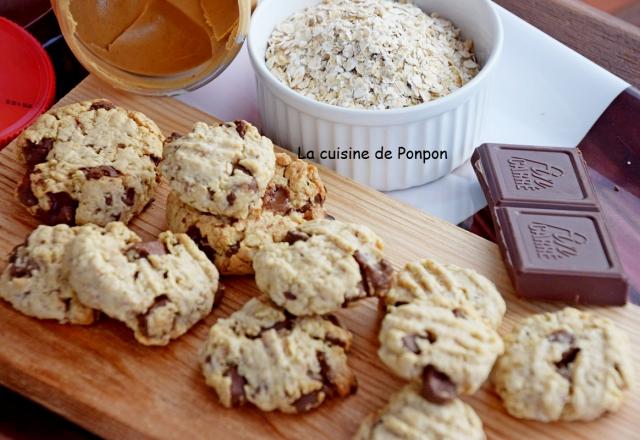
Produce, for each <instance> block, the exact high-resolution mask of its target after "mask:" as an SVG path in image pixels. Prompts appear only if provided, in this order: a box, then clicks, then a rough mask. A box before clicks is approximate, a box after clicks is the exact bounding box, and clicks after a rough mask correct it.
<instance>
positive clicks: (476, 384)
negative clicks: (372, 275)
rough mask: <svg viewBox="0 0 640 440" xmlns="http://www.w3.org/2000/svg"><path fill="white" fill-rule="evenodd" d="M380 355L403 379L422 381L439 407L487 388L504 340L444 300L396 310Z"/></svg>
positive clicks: (387, 322)
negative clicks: (459, 395)
mask: <svg viewBox="0 0 640 440" xmlns="http://www.w3.org/2000/svg"><path fill="white" fill-rule="evenodd" d="M379 339H380V349H379V350H378V355H379V356H380V359H381V360H382V362H384V363H385V365H387V366H388V367H389V368H390V369H391V371H393V372H394V373H395V374H396V375H397V376H399V377H401V378H403V379H406V380H412V381H420V383H421V384H422V395H423V396H424V397H425V398H426V399H427V400H429V401H431V402H434V403H443V402H447V401H450V400H452V399H454V398H455V397H456V396H457V395H458V394H473V393H475V392H476V391H477V390H478V389H479V388H480V387H481V386H482V384H483V383H484V382H485V380H486V379H487V377H488V376H489V373H490V372H491V368H492V367H493V364H494V362H495V360H496V358H497V357H498V356H499V355H500V354H502V352H503V343H502V339H501V338H500V336H499V335H498V333H497V332H496V331H495V330H494V329H493V328H492V327H491V326H490V325H489V324H488V323H486V321H484V320H483V319H482V318H481V317H480V315H478V314H477V312H476V311H475V310H473V309H472V308H470V307H468V306H460V305H458V304H456V303H455V302H453V301H451V300H448V299H442V300H441V301H440V302H439V303H434V302H421V301H414V302H412V303H410V304H405V305H402V306H398V307H391V309H390V310H389V312H388V313H387V314H386V315H385V317H384V319H383V321H382V327H381V329H380V335H379Z"/></svg>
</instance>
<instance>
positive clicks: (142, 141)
mask: <svg viewBox="0 0 640 440" xmlns="http://www.w3.org/2000/svg"><path fill="white" fill-rule="evenodd" d="M163 140H164V136H163V135H162V133H161V132H160V129H159V128H158V127H157V126H156V124H155V123H154V122H153V121H151V120H150V119H149V118H147V117H146V116H144V115H143V114H142V113H138V112H134V111H129V110H126V109H124V108H122V107H117V106H115V105H114V104H113V103H111V102H110V101H107V100H103V99H98V100H93V101H84V102H80V103H77V104H71V105H68V106H64V107H58V108H54V109H52V110H50V111H48V112H47V113H45V114H44V115H42V116H40V117H39V118H38V120H37V121H36V122H35V123H34V124H33V125H32V126H31V127H29V128H28V129H27V130H25V131H24V132H23V133H22V134H21V135H20V137H19V138H18V140H17V147H18V151H19V154H20V156H21V159H22V161H23V162H24V163H25V164H26V167H27V174H26V175H25V177H24V179H23V181H22V183H21V184H20V186H19V188H18V190H17V193H18V194H17V195H18V199H19V200H20V202H21V203H22V204H23V205H24V206H25V207H26V208H27V209H28V210H29V212H30V213H31V214H33V215H35V216H37V217H38V218H39V219H40V220H41V221H42V222H44V223H47V224H57V223H66V224H70V225H74V224H78V225H82V224H86V223H94V224H97V225H102V226H103V225H106V224H107V223H109V222H112V221H122V222H125V223H128V222H129V221H130V220H131V219H132V218H133V217H134V216H135V215H137V214H138V213H140V212H141V211H142V210H143V209H144V207H145V206H146V205H147V204H148V203H149V202H150V200H151V197H152V193H153V190H154V188H155V186H156V185H157V182H158V176H157V173H156V164H157V163H158V161H160V159H161V157H162V141H163Z"/></svg>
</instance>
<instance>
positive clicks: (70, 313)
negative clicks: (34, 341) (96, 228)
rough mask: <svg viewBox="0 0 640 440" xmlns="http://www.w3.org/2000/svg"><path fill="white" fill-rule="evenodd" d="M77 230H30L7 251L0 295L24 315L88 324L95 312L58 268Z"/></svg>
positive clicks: (58, 227)
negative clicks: (23, 239)
mask: <svg viewBox="0 0 640 440" xmlns="http://www.w3.org/2000/svg"><path fill="white" fill-rule="evenodd" d="M87 227H89V226H87ZM79 229H80V227H75V228H70V227H69V226H67V225H57V226H39V227H38V228H37V229H36V230H34V231H33V232H32V233H31V234H30V235H29V237H27V239H26V241H25V242H24V243H23V244H21V245H18V246H16V247H15V248H14V249H13V251H11V254H10V255H9V261H8V264H7V265H6V267H5V268H4V271H3V272H2V275H0V298H2V299H4V300H5V301H7V302H9V303H10V304H11V305H12V306H13V307H14V308H15V309H16V310H18V311H20V312H22V313H24V314H25V315H28V316H32V317H35V318H40V319H54V320H56V321H58V322H60V323H61V324H67V323H69V324H83V325H87V324H91V323H92V322H93V321H94V319H95V318H96V317H97V313H96V312H94V310H93V309H91V308H89V307H86V306H84V305H83V304H82V303H80V301H79V300H78V297H77V295H76V292H75V291H74V290H73V289H72V288H71V286H70V285H69V283H68V281H67V278H66V276H65V275H64V271H63V268H62V264H63V260H64V252H65V248H66V245H67V243H69V241H70V240H72V239H73V238H74V237H75V236H76V234H77V232H78V230H79Z"/></svg>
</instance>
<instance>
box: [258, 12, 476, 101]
mask: <svg viewBox="0 0 640 440" xmlns="http://www.w3.org/2000/svg"><path fill="white" fill-rule="evenodd" d="M266 63H267V67H268V68H269V69H270V70H271V72H272V73H273V74H274V75H275V76H276V77H277V78H278V79H279V80H280V81H281V82H282V83H284V84H285V85H287V86H289V87H290V88H291V89H293V90H295V91H297V92H299V93H301V94H303V95H305V96H308V97H310V98H313V99H315V100H317V101H321V102H325V103H328V104H334V105H337V106H341V107H353V108H364V109H389V108H399V107H408V106H412V105H417V104H421V103H423V102H428V101H432V100H434V99H437V98H440V97H443V96H446V95H448V94H450V93H451V92H453V91H455V90H456V89H458V88H460V87H462V86H463V85H464V84H466V83H467V82H468V81H470V80H471V79H472V78H473V77H474V76H476V75H477V74H478V71H479V70H480V67H479V66H478V64H477V62H476V58H475V53H474V50H473V42H472V41H471V40H466V41H464V40H462V39H461V37H460V30H459V29H457V28H456V27H455V26H454V25H453V23H451V22H450V21H448V20H446V19H444V18H441V17H438V16H437V15H436V14H432V15H431V16H429V15H427V14H426V13H424V12H423V11H422V10H421V9H419V8H418V7H416V6H415V5H412V4H409V3H406V2H395V1H390V0H323V1H322V2H321V3H319V4H318V5H316V6H313V7H310V8H307V9H305V10H303V11H302V12H299V13H296V14H294V15H293V16H291V17H289V18H288V19H287V20H286V21H284V22H283V23H281V24H280V25H278V26H277V27H276V28H275V30H274V31H273V33H272V34H271V37H270V39H269V42H268V46H267V52H266Z"/></svg>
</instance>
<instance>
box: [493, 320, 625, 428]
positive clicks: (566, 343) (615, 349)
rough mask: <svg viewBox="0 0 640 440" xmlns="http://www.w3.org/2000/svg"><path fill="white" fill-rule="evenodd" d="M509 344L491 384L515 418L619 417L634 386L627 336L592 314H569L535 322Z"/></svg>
mask: <svg viewBox="0 0 640 440" xmlns="http://www.w3.org/2000/svg"><path fill="white" fill-rule="evenodd" d="M505 344H506V350H505V354H504V355H503V356H501V357H500V358H499V359H498V361H497V363H496V366H495V369H494V371H493V373H492V375H491V378H492V382H493V383H494V385H495V388H496V392H497V393H498V395H500V397H502V401H503V403H504V406H505V408H506V409H507V411H508V412H509V413H510V414H511V415H513V416H514V417H518V418H523V419H531V420H539V421H542V422H553V421H556V420H567V421H573V420H593V419H596V418H598V417H600V416H601V415H603V414H605V413H606V412H614V411H617V410H618V409H619V408H620V406H621V405H622V401H623V398H624V391H625V390H629V389H630V388H631V386H632V384H633V380H634V370H633V365H632V361H631V357H630V356H631V352H632V350H631V347H630V345H629V340H628V338H627V335H626V334H625V333H623V332H622V331H621V330H619V329H618V328H616V326H615V325H614V324H613V322H611V321H610V320H609V319H607V318H604V317H600V316H597V315H595V314H593V313H588V312H581V311H579V310H576V309H573V308H566V309H564V310H561V311H560V312H556V313H543V314H539V315H534V316H531V317H529V318H527V319H525V320H524V321H523V322H522V323H520V324H519V325H518V326H517V327H516V328H514V329H513V331H512V332H511V333H510V334H509V335H508V336H507V337H506V338H505Z"/></svg>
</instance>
